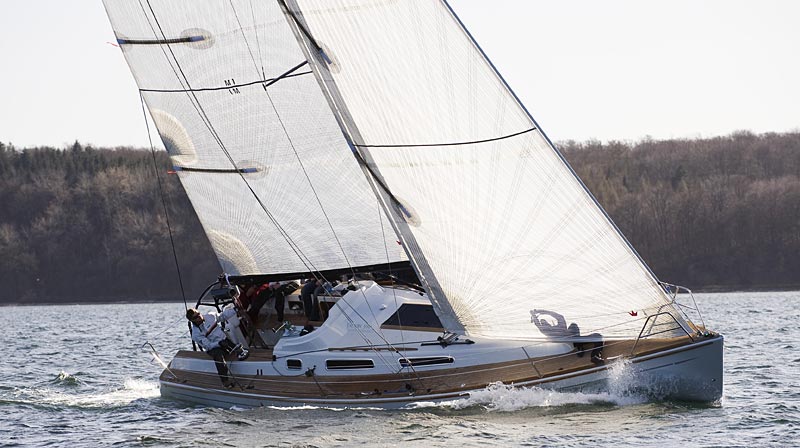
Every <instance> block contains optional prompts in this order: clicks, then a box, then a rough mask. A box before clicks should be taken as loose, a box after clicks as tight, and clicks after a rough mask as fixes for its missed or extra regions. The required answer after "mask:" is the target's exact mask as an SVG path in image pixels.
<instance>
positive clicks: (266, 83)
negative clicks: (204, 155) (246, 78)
mask: <svg viewBox="0 0 800 448" xmlns="http://www.w3.org/2000/svg"><path fill="white" fill-rule="evenodd" d="M306 64H308V61H305V62H302V63H301V64H299V65H297V66H296V67H294V68H291V69H289V70H288V71H287V72H285V73H284V74H282V75H279V76H276V77H274V78H270V79H259V80H256V81H250V82H244V83H241V84H231V85H229V86H219V87H198V88H194V89H139V91H140V92H157V93H181V92H213V91H216V90H229V89H232V88H234V87H247V86H252V85H255V84H262V85H263V87H264V88H267V87H269V86H271V85H273V84H275V83H276V82H277V81H280V80H282V79H286V78H295V77H297V76H303V75H310V74H311V73H312V72H311V71H310V70H309V71H307V72H300V73H292V72H294V71H295V70H297V69H298V68H300V67H302V66H304V65H306ZM262 77H263V74H262Z"/></svg>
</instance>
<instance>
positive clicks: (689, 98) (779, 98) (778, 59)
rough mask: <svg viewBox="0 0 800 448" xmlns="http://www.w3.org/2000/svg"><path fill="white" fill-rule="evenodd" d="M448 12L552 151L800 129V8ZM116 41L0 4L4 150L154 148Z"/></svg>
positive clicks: (32, 0)
mask: <svg viewBox="0 0 800 448" xmlns="http://www.w3.org/2000/svg"><path fill="white" fill-rule="evenodd" d="M220 1H222V0H220ZM450 4H451V6H452V7H453V9H454V10H455V11H456V13H457V14H458V15H459V17H460V18H461V20H462V21H463V22H464V24H465V26H466V27H467V29H469V31H470V33H471V34H472V35H473V37H474V38H475V39H476V40H477V42H478V44H479V45H480V46H481V47H482V48H483V50H484V51H485V52H486V54H487V55H488V57H489V58H490V59H491V61H492V62H493V63H494V65H495V66H496V67H497V69H498V70H499V71H500V73H501V75H502V76H503V77H504V78H505V79H506V81H507V82H508V83H509V85H510V86H511V88H512V89H513V90H514V92H515V93H516V94H517V95H518V96H519V97H520V99H521V100H522V102H523V103H524V104H525V106H526V107H527V109H528V110H529V111H530V113H531V114H532V115H533V116H534V118H535V119H536V121H537V122H538V123H539V125H540V126H541V127H542V129H543V130H544V131H545V132H546V133H547V134H548V136H549V137H550V138H551V139H552V140H553V141H556V142H558V141H566V140H577V141H585V140H590V139H592V140H601V141H609V140H625V141H635V140H640V139H642V138H647V137H649V138H654V139H665V138H697V137H711V136H717V135H727V134H730V133H732V132H736V131H740V130H750V131H753V132H757V133H761V132H786V131H800V26H797V19H798V17H800V1H795V0H757V1H756V0H751V1H744V0H669V1H661V0H604V1H598V0H569V1H564V0H562V1H555V0H542V1H540V0H516V1H512V0H492V1H487V0H451V1H450ZM114 40H115V38H114V34H113V32H112V29H111V26H110V24H109V22H108V19H107V18H106V15H105V12H104V9H103V6H102V3H101V1H100V0H68V1H67V0H26V1H24V2H12V1H11V0H0V142H5V143H9V142H10V143H13V144H14V145H15V146H17V147H28V146H42V145H49V146H56V147H60V146H65V145H68V144H71V143H72V142H74V141H75V140H79V141H80V142H82V143H89V144H93V145H96V146H128V145H132V146H141V147H147V146H149V143H148V135H147V131H146V128H145V123H144V118H143V114H142V109H141V104H140V101H139V95H138V92H137V90H136V85H135V83H134V81H133V77H132V76H131V74H130V72H129V70H128V67H127V65H126V63H125V60H124V58H123V56H122V53H121V51H120V50H119V49H118V48H116V47H115V46H113V45H111V44H110V42H114Z"/></svg>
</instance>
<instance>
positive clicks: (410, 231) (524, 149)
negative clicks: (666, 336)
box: [286, 0, 682, 339]
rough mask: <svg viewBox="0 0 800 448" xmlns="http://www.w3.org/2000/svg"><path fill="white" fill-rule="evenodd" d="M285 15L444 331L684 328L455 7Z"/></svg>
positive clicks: (507, 334)
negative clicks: (560, 322) (546, 326)
mask: <svg viewBox="0 0 800 448" xmlns="http://www.w3.org/2000/svg"><path fill="white" fill-rule="evenodd" d="M286 9H287V14H288V16H289V17H287V21H288V22H289V23H290V24H292V23H296V24H298V26H297V28H300V27H302V29H303V31H302V32H299V30H296V32H295V36H296V37H297V38H298V40H299V41H300V42H301V44H303V45H304V50H305V51H306V56H307V58H308V60H309V62H310V63H311V65H312V69H313V70H314V72H315V74H316V75H317V79H318V80H319V81H320V83H321V84H322V85H323V91H324V92H325V94H326V95H327V96H328V99H329V102H330V103H331V107H332V109H333V110H334V112H335V113H336V114H337V117H338V119H339V122H340V126H341V128H342V130H343V132H344V133H345V135H347V136H348V138H349V139H350V141H352V142H358V143H354V144H353V146H354V147H355V148H357V150H358V151H359V157H360V158H362V159H363V160H364V162H363V163H362V166H364V167H365V174H366V175H367V176H368V178H369V177H373V178H374V179H375V182H373V188H374V189H375V191H376V194H378V195H379V197H382V198H383V204H384V206H385V207H386V209H387V214H389V215H390V216H391V217H392V219H393V225H394V226H395V229H396V230H397V232H398V233H399V235H400V238H401V239H402V240H403V242H404V245H405V246H406V249H407V251H408V253H409V259H410V261H411V262H412V264H413V265H414V266H415V268H416V270H417V271H418V275H419V277H420V279H421V280H422V281H423V282H425V283H426V287H427V290H428V292H429V294H430V295H431V301H432V303H433V305H434V308H435V309H436V311H437V314H439V315H440V317H441V318H442V323H443V325H444V327H445V328H447V329H448V330H451V329H457V330H458V329H461V330H463V331H464V332H465V333H467V334H470V335H476V336H487V337H496V338H514V339H520V338H521V339H526V338H533V339H535V338H537V337H538V338H541V337H542V336H543V334H542V333H541V330H540V329H538V325H536V324H537V323H539V320H540V319H539V318H537V317H536V316H539V315H540V314H541V315H543V314H544V313H542V312H543V311H548V312H549V313H550V314H549V315H550V316H552V315H554V314H557V315H561V316H563V317H564V319H565V320H566V321H569V322H572V323H575V324H576V326H577V327H579V328H580V330H581V331H582V332H583V333H598V334H600V335H601V336H602V337H606V338H624V337H631V336H635V335H637V334H638V333H639V331H640V330H641V328H642V325H643V322H642V321H641V319H642V317H641V316H648V315H652V314H657V313H660V312H662V311H664V310H666V311H667V312H669V313H670V314H673V315H674V316H675V319H676V320H678V321H679V320H680V317H679V316H678V313H677V311H676V310H675V309H674V307H673V306H672V305H671V304H670V303H669V299H668V298H667V297H666V294H665V293H664V291H663V290H662V289H661V287H660V286H659V284H658V283H657V281H656V279H655V278H654V276H652V274H651V272H650V270H649V268H647V266H646V265H645V264H644V263H643V262H642V261H641V259H640V258H639V257H638V255H637V254H636V253H635V251H633V249H632V248H631V247H630V246H629V245H628V243H627V241H626V240H625V239H624V237H623V236H622V235H621V234H620V233H619V231H618V229H616V227H615V226H614V225H613V222H611V220H610V219H608V217H607V216H606V215H605V213H604V212H603V210H602V209H601V208H600V207H599V205H598V204H597V203H596V201H595V200H594V198H593V197H592V196H591V194H590V193H589V192H588V191H587V190H586V189H585V187H584V186H583V184H582V183H581V182H580V180H579V179H578V178H577V176H575V175H574V172H573V171H572V169H571V168H570V167H569V165H568V164H567V163H566V161H565V160H564V159H563V157H561V155H560V154H559V153H558V151H557V150H556V149H555V148H554V147H553V146H552V144H551V143H550V141H549V140H548V139H547V137H546V136H545V135H544V134H543V133H542V132H541V131H540V130H539V127H538V125H537V124H536V123H535V121H533V119H532V118H531V117H530V115H529V114H528V113H527V111H526V110H525V109H524V108H523V107H522V106H521V104H520V103H519V101H518V99H517V98H516V96H514V95H513V93H512V92H511V91H510V89H509V88H508V86H507V85H506V84H505V82H504V81H503V80H502V78H501V77H500V76H499V75H498V74H497V72H496V71H495V69H494V67H493V66H492V65H491V63H489V61H488V60H487V59H486V58H485V55H484V54H483V53H482V52H481V51H480V49H479V48H478V47H477V46H476V45H475V44H474V42H473V41H472V39H471V37H470V36H469V34H468V33H467V32H466V31H465V30H464V29H463V26H462V25H461V23H460V22H459V21H458V20H457V18H456V17H455V15H454V14H453V13H452V10H451V9H450V8H449V7H448V6H447V5H446V4H445V3H444V2H437V1H427V0H409V1H404V2H392V1H375V0H325V1H322V0H290V1H287V7H286ZM300 24H302V26H300ZM312 39H313V41H314V42H313V43H312V42H311V40H312ZM316 48H320V49H321V50H322V52H323V53H324V57H323V56H322V54H321V53H320V52H318V51H316ZM520 130H523V131H524V132H521V131H520ZM487 135H488V136H505V137H506V138H498V139H487V138H486V137H485V136H487ZM396 142H405V144H396ZM415 142H440V143H448V142H452V143H457V142H468V143H469V144H455V145H449V144H444V145H440V144H429V145H421V144H417V143H415ZM376 183H377V184H379V187H380V188H378V187H376V186H375V184H376ZM632 311H633V314H632V313H631V312H632ZM634 314H635V315H636V316H639V317H638V318H634ZM675 332H676V334H677V333H682V329H680V328H676V329H675Z"/></svg>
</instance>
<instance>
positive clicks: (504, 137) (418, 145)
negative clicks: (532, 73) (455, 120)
mask: <svg viewBox="0 0 800 448" xmlns="http://www.w3.org/2000/svg"><path fill="white" fill-rule="evenodd" d="M535 130H536V127H532V128H530V129H526V130H524V131H519V132H515V133H513V134H508V135H502V136H500V137H494V138H487V139H484V140H472V141H467V142H452V143H428V144H411V145H358V144H355V143H353V146H355V147H357V148H421V147H428V146H462V145H474V144H477V143H488V142H494V141H498V140H505V139H507V138H512V137H516V136H518V135H522V134H527V133H528V132H533V131H535Z"/></svg>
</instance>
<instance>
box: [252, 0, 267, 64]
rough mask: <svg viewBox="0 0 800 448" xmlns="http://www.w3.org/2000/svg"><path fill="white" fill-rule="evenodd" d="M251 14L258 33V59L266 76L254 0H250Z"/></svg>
mask: <svg viewBox="0 0 800 448" xmlns="http://www.w3.org/2000/svg"><path fill="white" fill-rule="evenodd" d="M250 16H251V17H252V19H253V30H254V31H255V33H256V47H257V48H258V60H259V61H260V62H261V77H262V78H266V76H265V75H264V57H263V56H261V39H259V38H258V25H256V9H255V8H253V0H250Z"/></svg>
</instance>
